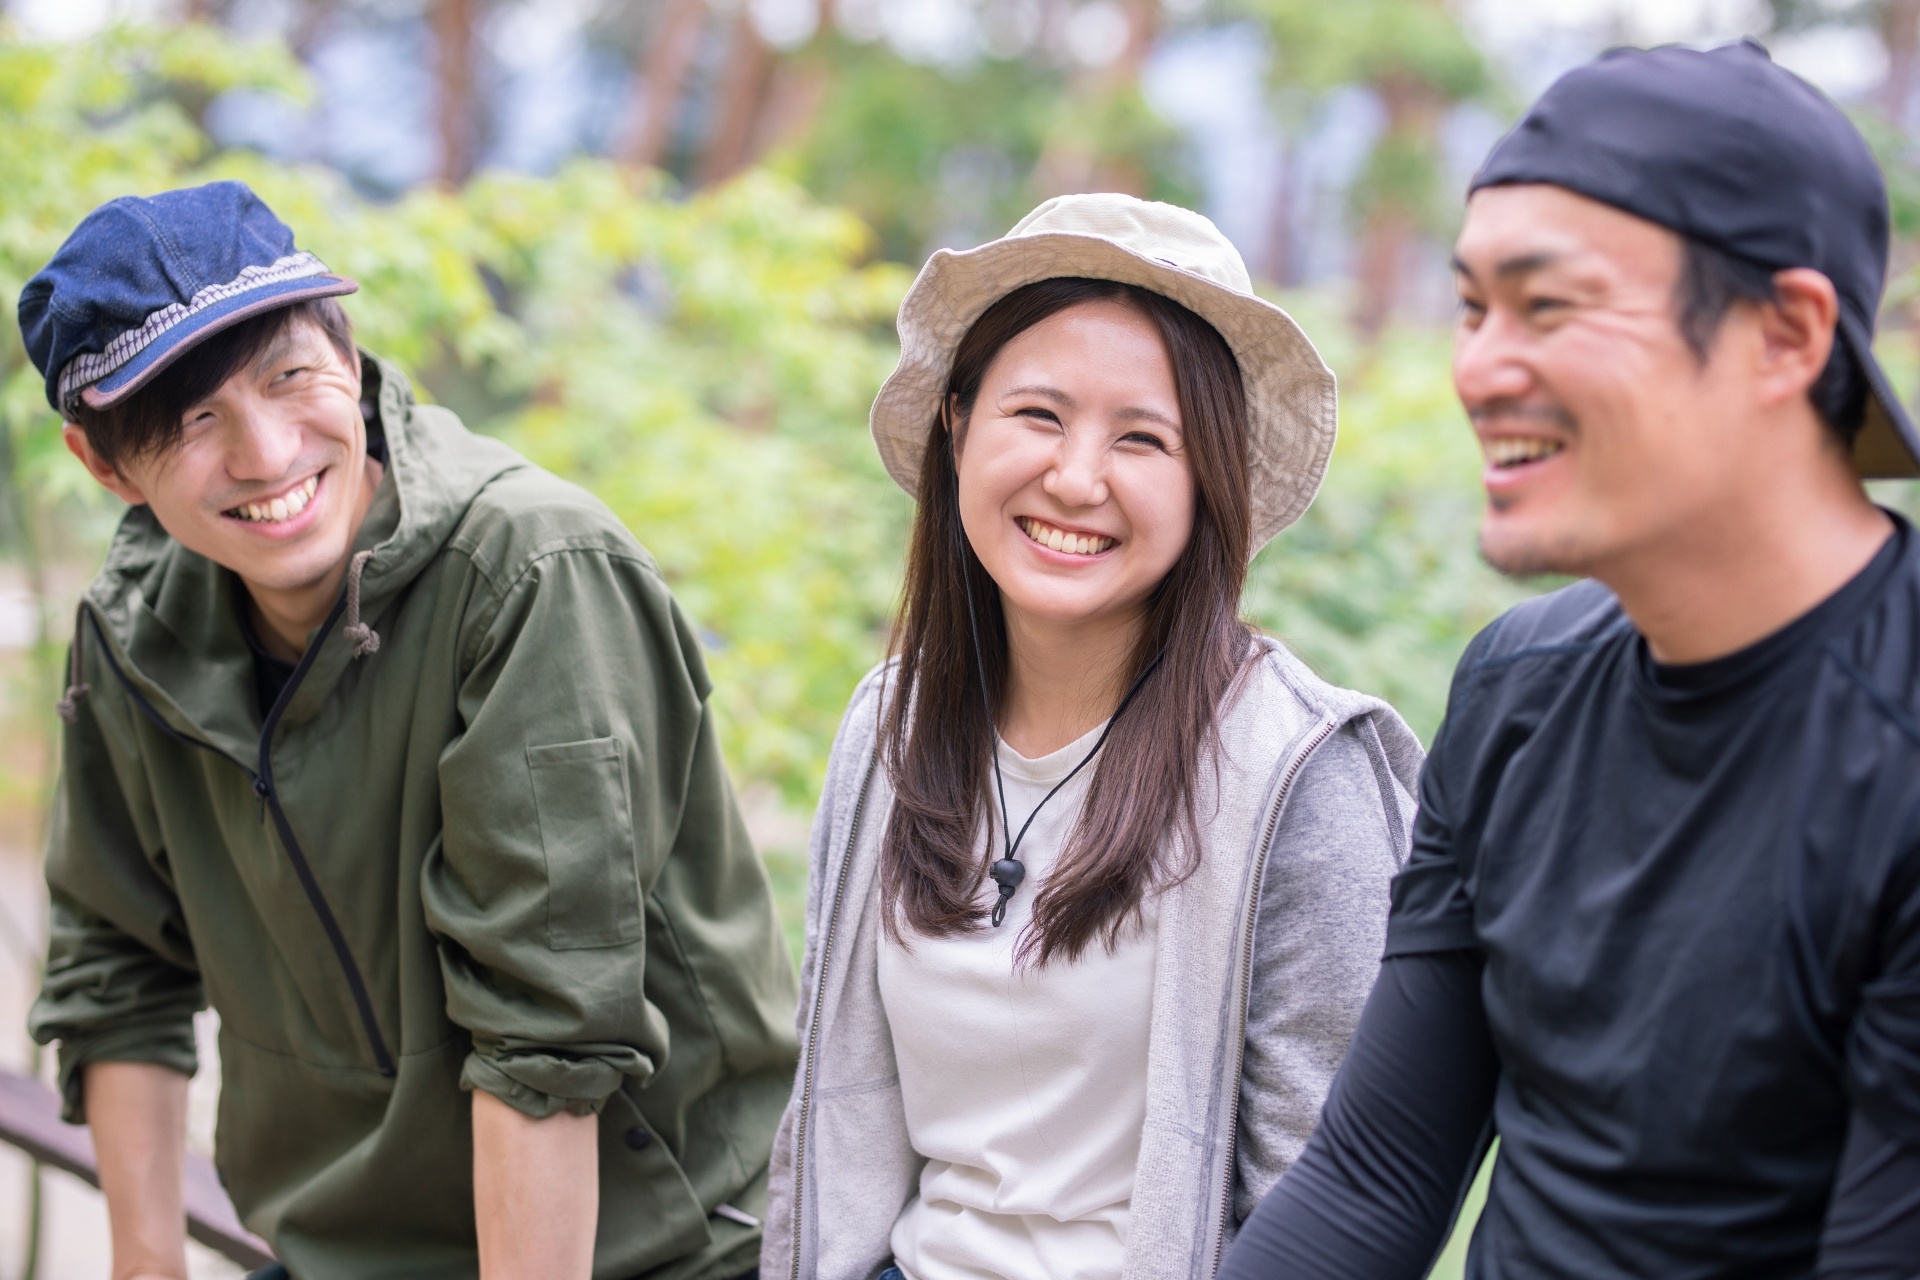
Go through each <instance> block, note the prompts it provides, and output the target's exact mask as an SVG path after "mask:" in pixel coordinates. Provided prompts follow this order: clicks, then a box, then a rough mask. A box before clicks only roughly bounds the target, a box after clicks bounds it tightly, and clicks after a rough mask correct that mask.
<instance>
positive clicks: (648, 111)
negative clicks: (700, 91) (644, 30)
mask: <svg viewBox="0 0 1920 1280" xmlns="http://www.w3.org/2000/svg"><path fill="white" fill-rule="evenodd" d="M706 23H707V6H706V0H666V4H665V7H664V9H663V10H662V12H661V14H660V18H659V21H658V23H657V24H656V25H655V26H654V30H653V39H652V40H650V41H648V42H647V56H646V62H645V65H643V66H642V67H641V68H640V77H639V94H638V99H639V100H638V104H637V105H638V111H637V113H636V114H637V115H638V116H639V119H638V121H637V123H636V125H635V127H634V130H633V134H632V136H631V137H629V138H628V140H627V145H626V146H625V147H623V148H621V151H620V158H621V159H622V160H624V161H626V162H627V163H628V164H632V165H640V166H642V167H645V168H653V169H657V168H660V167H661V166H662V165H663V164H665V163H666V160H667V150H668V148H669V147H670V146H671V145H672V143H673V123H674V119H675V116H676V115H677V109H678V107H679V105H680V94H681V91H682V89H684V88H685V86H686V83H687V72H689V71H690V70H692V69H693V59H694V55H695V54H696V53H698V52H699V50H700V32H701V30H702V28H704V27H705V26H706Z"/></svg>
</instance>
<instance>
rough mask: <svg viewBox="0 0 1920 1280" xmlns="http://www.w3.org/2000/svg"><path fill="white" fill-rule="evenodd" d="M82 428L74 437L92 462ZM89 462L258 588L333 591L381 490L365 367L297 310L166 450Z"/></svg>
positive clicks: (191, 416) (180, 537)
mask: <svg viewBox="0 0 1920 1280" xmlns="http://www.w3.org/2000/svg"><path fill="white" fill-rule="evenodd" d="M79 431H80V429H79V428H78V427H75V426H69V428H68V432H69V444H70V446H76V447H75V449H74V451H75V452H76V453H80V454H81V455H82V460H83V461H86V460H87V453H86V452H85V450H84V447H83V446H84V438H83V437H82V438H81V439H79V440H76V439H74V436H75V435H76V434H77V433H79ZM96 463H97V460H96V461H89V462H88V466H89V469H91V470H93V471H94V474H95V475H96V476H97V477H98V478H99V479H100V480H101V482H102V483H103V484H106V485H107V486H108V487H109V488H111V489H113V490H114V491H115V492H116V493H118V494H119V495H120V496H121V497H123V498H125V499H126V500H127V501H129V502H135V503H141V502H144V503H146V504H147V505H149V506H150V507H151V508H152V509H153V514H154V517H155V518H156V519H158V520H159V522H160V525H161V527H162V528H164V529H165V530H166V531H167V533H168V534H169V535H171V536H172V538H173V539H174V541H176V542H178V543H180V545H181V546H183V547H186V548H187V549H188V550H191V551H196V552H198V553H200V554H201V555H203V556H205V557H206V558H207V559H209V560H212V561H213V562H214V563H216V564H219V565H222V566H224V567H226V568H228V569H231V570H233V571H234V572H235V573H236V574H238V575H239V576H240V578H241V579H242V580H243V581H244V582H245V583H246V584H247V586H248V588H249V589H250V590H252V592H253V593H254V595H255V597H256V598H261V597H263V596H264V597H276V596H298V595H300V594H301V593H304V592H321V593H330V591H331V589H332V587H333V584H334V583H336V582H337V581H338V577H339V574H340V572H341V569H342V566H343V565H344V563H345V561H346V557H347V552H348V550H349V548H350V547H351V546H352V543H353V538H354V536H355V534H356V533H357V532H358V531H359V526H360V521H361V519H362V518H363V517H364V515H365V513H366V508H367V501H368V497H369V495H370V493H371V488H370V485H369V481H370V479H371V477H370V475H369V471H370V468H369V467H368V463H367V432H366V424H365V422H364V420H363V419H362V418H361V414H360V370H359V364H358V361H357V360H355V361H351V362H350V361H349V360H347V359H346V358H345V357H343V356H342V355H341V353H340V352H339V351H338V350H337V349H335V347H334V345H333V343H332V342H331V341H329V340H328V338H327V334H326V332H325V331H324V330H323V329H321V328H320V326H319V325H317V324H315V323H314V322H312V321H311V320H308V319H305V318H303V317H295V318H294V319H293V320H292V321H291V322H290V323H288V324H287V326H286V327H285V328H284V329H283V330H282V331H281V332H280V334H279V335H278V336H277V337H275V338H274V339H273V340H272V341H271V342H269V343H268V344H267V346H266V347H265V349H264V350H262V351H261V352H260V353H259V354H258V355H257V356H255V357H254V358H252V359H250V360H248V361H246V362H245V363H244V364H242V365H241V366H240V367H239V368H238V369H236V370H235V371H234V373H233V374H232V375H231V376H230V377H228V378H227V380H226V381H225V382H223V383H221V384H220V386H219V387H218V388H217V389H216V390H215V391H214V392H213V394H211V395H209V396H208V397H207V398H206V399H204V400H202V401H200V402H199V403H197V404H195V405H192V406H190V407H189V408H188V409H187V411H186V413H185V414H184V416H183V421H182V430H181V434H180V438H179V440H178V441H177V442H174V443H172V444H169V445H168V446H167V447H165V448H164V449H162V450H161V451H159V452H158V453H154V454H149V455H143V456H139V457H134V458H127V459H123V460H121V461H120V462H119V465H118V467H117V468H115V467H107V468H105V469H104V470H103V469H102V468H101V467H100V466H98V465H96Z"/></svg>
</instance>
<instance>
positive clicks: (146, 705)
mask: <svg viewBox="0 0 1920 1280" xmlns="http://www.w3.org/2000/svg"><path fill="white" fill-rule="evenodd" d="M346 607H347V599H346V596H345V595H344V594H343V595H342V596H341V597H340V599H338V600H336V601H335V602H334V605H333V610H332V612H330V613H328V614H327V620H326V621H325V622H323V623H321V624H320V629H319V631H317V632H316V633H315V634H314V637H313V640H312V642H311V643H309V644H308V645H307V651H306V652H305V653H303V654H301V655H300V661H299V663H298V664H296V665H295V667H294V669H293V675H292V676H290V677H289V678H288V680H287V684H286V687H285V688H283V689H282V690H281V691H280V696H279V697H278V698H276V699H274V703H273V707H272V708H271V709H270V710H269V711H268V712H267V716H266V720H265V722H264V724H263V725H262V726H261V730H260V756H259V766H258V768H257V769H256V768H249V767H248V766H247V765H246V764H244V763H242V762H241V761H239V760H235V759H234V758H233V757H232V756H230V755H228V754H227V753H226V752H224V751H222V750H221V749H220V748H219V747H216V746H214V745H213V744H212V743H211V742H207V741H205V740H204V739H201V738H196V737H194V736H193V735H191V734H186V733H182V732H180V731H179V730H178V729H176V728H174V727H173V726H172V725H170V724H168V723H167V720H166V717H165V716H163V715H161V714H160V711H159V708H157V707H155V706H154V705H153V703H151V702H149V701H148V700H147V697H146V695H145V694H143V693H141V692H140V690H139V689H138V688H137V687H135V685H134V683H133V681H132V680H130V679H128V678H127V673H126V672H125V671H123V670H121V668H120V663H119V661H118V660H116V659H115V658H114V656H113V646H112V645H110V644H108V643H107V637H106V633H105V632H104V631H103V630H101V627H100V619H99V617H98V616H97V615H96V614H95V613H94V612H93V610H91V609H89V610H87V619H88V621H89V622H91V623H92V624H93V630H94V634H95V635H96V636H97V637H98V638H99V641H100V652H101V654H102V655H103V656H104V657H105V658H106V660H107V666H108V667H110V668H112V670H113V674H114V676H115V677H116V678H117V679H118V680H119V681H120V685H121V687H122V688H124V689H125V690H126V691H127V693H128V694H129V695H131V696H132V698H133V701H134V705H136V706H138V707H139V708H140V710H141V712H142V713H143V714H145V716H146V717H147V719H148V720H150V721H152V722H153V724H154V726H155V727H156V728H158V729H159V730H160V732H162V733H164V734H166V735H167V737H169V738H172V739H173V740H174V741H175V742H179V743H182V744H184V745H186V746H191V747H198V748H200V749H201V750H203V751H210V752H212V753H213V754H214V755H216V756H219V757H220V758H221V759H222V760H225V761H227V762H229V763H230V764H232V765H234V766H235V767H236V768H238V769H239V770H240V771H241V772H242V773H244V774H246V775H247V780H248V781H249V782H251V783H252V784H253V794H254V795H255V796H256V797H258V798H259V800H260V802H261V804H262V805H264V806H265V807H266V811H267V812H268V813H269V814H271V815H272V817H273V825H274V829H275V830H276V831H277V832H278V833H279V835H280V843H281V845H282V846H283V847H284V848H285V849H286V851H287V859H288V861H290V862H292V863H293V873H294V875H295V877H297V878H298V879H299V881H300V887H301V889H302V890H304V891H305V892H306V895H307V901H308V903H309V904H310V905H311V906H312V907H313V913H314V915H316V916H318V917H319V919H320V928H321V931H322V932H323V933H325V934H326V935H327V942H328V943H329V944H330V945H331V946H332V948H333V954H334V958H335V959H336V960H337V961H338V962H339V964H340V970H341V973H342V974H343V975H344V976H345V978H346V981H347V990H348V992H349V993H350V994H351V995H352V996H353V1004H354V1009H355V1011H356V1012H357V1013H358V1014H359V1016H360V1025H361V1028H362V1029H363V1030H364V1031H365V1033H366V1037H367V1047H368V1048H369V1049H370V1050H371V1051H372V1053H373V1061H374V1065H375V1067H376V1068H377V1069H378V1070H379V1072H380V1074H381V1075H383V1076H386V1077H388V1078H391V1077H392V1076H393V1075H394V1065H393V1055H392V1054H391V1053H389V1052H388V1051H387V1042H386V1037H384V1036H383V1035H381V1034H380V1023H379V1020H378V1019H377V1018H375V1017H374V1014H373V1000H372V998H371V996H369V995H368V993H367V984H366V981H365V979H364V978H362V977H361V974H360V966H359V965H358V964H356V963H355V962H354V958H353V952H352V950H351V949H350V948H349V947H348V946H347V938H346V934H345V933H343V932H342V931H341V929H340V921H339V919H338V917H336V916H335V915H334V913H333V907H332V905H331V904H329V903H328V901H327V897H326V894H325V892H324V891H323V890H322V889H321V888H320V882H319V881H318V880H317V879H315V878H314V874H313V867H312V866H311V864H309V863H308V862H307V855H306V853H305V852H304V851H303V850H302V849H301V848H300V841H299V840H298V839H297V838H296V837H295V836H294V834H293V825H292V824H291V823H290V822H288V821H287V814H286V810H285V809H284V808H282V807H281V804H280V793H279V791H278V790H277V789H276V788H275V787H274V784H273V732H274V730H275V729H276V728H278V727H279V724H280V717H281V716H282V715H283V714H285V712H286V709H287V704H288V703H290V702H291V701H292V700H293V696H294V694H295V693H297V692H298V691H299V688H300V685H301V683H302V682H303V681H305V679H306V677H307V672H308V671H309V670H311V669H312V667H313V662H314V659H315V658H316V657H317V656H318V655H319V652H320V648H321V646H322V645H323V644H325V643H326V639H327V636H328V635H329V634H331V633H332V631H333V628H334V624H335V623H337V622H339V621H340V615H341V614H342V613H344V612H345V611H346Z"/></svg>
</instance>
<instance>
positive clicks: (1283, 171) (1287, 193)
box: [1260, 129, 1300, 286]
mask: <svg viewBox="0 0 1920 1280" xmlns="http://www.w3.org/2000/svg"><path fill="white" fill-rule="evenodd" d="M1297 132H1298V130H1297V129H1289V130H1288V131H1287V134H1286V136H1285V137H1284V138H1283V139H1281V142H1280V154H1279V155H1278V156H1276V157H1275V158H1274V165H1273V168H1274V174H1273V195H1272V196H1271V197H1269V199H1268V201H1267V229H1266V234H1265V237H1264V239H1265V243H1264V244H1263V245H1262V246H1261V253H1260V274H1261V275H1263V276H1264V277H1266V278H1267V279H1268V280H1271V281H1272V282H1273V283H1275V284H1277V285H1281V286H1288V285H1293V284H1297V283H1299V281H1298V280H1297V279H1295V274H1296V265H1295V262H1294V252H1293V189H1294V182H1295V179H1296V176H1297V175H1296V173H1295V171H1296V170H1297V169H1298V168H1299V154H1300V147H1299V140H1298V138H1297V136H1296V134H1297Z"/></svg>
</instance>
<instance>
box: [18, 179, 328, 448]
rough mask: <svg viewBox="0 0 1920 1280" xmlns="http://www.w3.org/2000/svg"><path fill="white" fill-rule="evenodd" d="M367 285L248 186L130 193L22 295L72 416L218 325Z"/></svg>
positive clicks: (27, 334) (139, 379) (105, 208)
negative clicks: (298, 237)
mask: <svg viewBox="0 0 1920 1280" xmlns="http://www.w3.org/2000/svg"><path fill="white" fill-rule="evenodd" d="M359 287H360V286H359V285H358V284H356V283H354V282H353V281H352V280H349V279H347V278H346V277H344V276H337V275H334V274H333V273H332V272H330V271H328V270H327V268H326V266H325V264H324V263H322V262H321V261H320V259H318V258H316V257H314V256H313V255H312V254H310V253H305V252H303V251H301V250H298V249H295V248H294V247H293V232H292V231H290V230H289V229H288V228H287V225H286V224H285V223H283V222H281V221H280V219H278V218H276V217H274V216H273V210H271V209H269V208H267V206H266V205H265V204H263V203H261V200H260V197H258V196H256V195H254V194H253V192H252V191H251V190H249V189H248V187H247V186H246V184H245V183H241V182H210V183H208V184H207V185H206V186H203V187H187V188H185V189H183V190H180V191H164V192H161V193H160V194H159V195H157V196H152V197H143V196H122V197H121V198H120V199H118V200H113V201H109V202H108V203H106V204H103V205H101V206H100V207H99V208H98V209H95V210H94V211H93V212H92V213H90V214H88V215H87V216H86V218H85V219H83V220H82V221H81V223H80V225H79V226H78V227H76V228H74V231H73V234H72V235H70V236H68V237H67V241H66V243H65V244H63V245H61V246H60V249H59V252H57V253H55V254H54V255H53V260H52V261H51V262H49V263H47V265H46V266H44V267H42V268H41V269H40V272H39V274H37V275H35V276H34V277H33V279H31V280H29V281H27V287H26V288H24V289H22V290H21V291H20V334H21V337H22V338H24V339H25V341H26V347H27V355H28V356H29V358H31V359H32V360H33V364H34V367H35V368H36V369H38V370H39V371H40V372H41V373H42V374H43V375H44V376H45V377H46V381H47V403H49V404H51V405H52V406H53V408H54V411H55V412H56V413H59V414H61V415H62V416H63V417H66V418H69V419H71V418H72V416H73V409H74V408H75V407H76V406H77V405H79V404H81V403H85V404H86V405H87V406H88V407H89V408H93V409H105V408H108V407H109V406H111V405H113V404H116V403H118V402H119V401H121V400H123V399H125V398H126V397H127V396H129V395H132V394H133V393H134V392H135V391H138V390H139V389H140V388H141V387H143V386H145V385H146V384H147V383H148V382H149V381H151V380H152V379H153V378H154V377H155V376H156V375H157V374H159V372H160V371H161V370H162V369H165V368H166V367H167V366H168V365H169V364H171V363H173V361H174V360H175V359H177V358H179V357H180V356H181V355H182V354H184V353H185V352H187V351H188V350H190V349H191V348H192V347H193V346H194V345H195V344H196V343H199V342H202V341H204V340H206V339H207V338H210V337H212V336H213V335H214V334H216V333H219V332H220V331H221V330H222V329H225V328H228V327H229V326H231V325H235V324H238V323H239V322H240V321H242V320H246V319H248V318H250V317H252V316H256V315H259V314H260V313H261V312H263V311H270V310H272V309H273V308H275V307H284V306H290V305H292V304H293V303H296V302H301V301H304V300H305V299H308V298H326V297H333V296H336V295H339V294H343V293H352V292H353V291H354V290H356V289H358V288H359Z"/></svg>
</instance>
